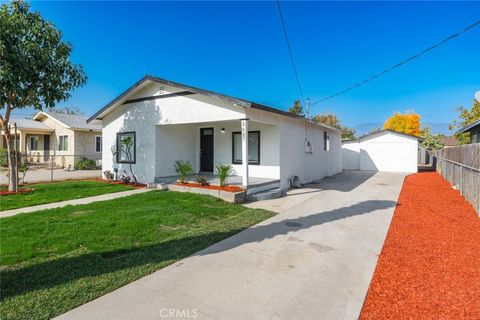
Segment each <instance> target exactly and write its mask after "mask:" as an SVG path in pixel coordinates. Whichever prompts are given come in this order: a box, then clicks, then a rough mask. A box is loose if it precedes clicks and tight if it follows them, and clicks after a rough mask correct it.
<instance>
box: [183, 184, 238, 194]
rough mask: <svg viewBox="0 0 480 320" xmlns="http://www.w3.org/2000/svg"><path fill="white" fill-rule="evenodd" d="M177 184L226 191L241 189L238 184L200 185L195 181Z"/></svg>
mask: <svg viewBox="0 0 480 320" xmlns="http://www.w3.org/2000/svg"><path fill="white" fill-rule="evenodd" d="M176 185H177V186H183V187H191V188H203V189H212V190H223V191H227V192H240V191H243V188H241V187H239V186H224V187H220V186H201V185H199V184H195V183H179V182H177V183H176Z"/></svg>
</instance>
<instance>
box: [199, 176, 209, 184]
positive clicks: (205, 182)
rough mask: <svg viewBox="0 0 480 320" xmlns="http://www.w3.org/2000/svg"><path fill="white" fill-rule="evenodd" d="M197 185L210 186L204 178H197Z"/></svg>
mask: <svg viewBox="0 0 480 320" xmlns="http://www.w3.org/2000/svg"><path fill="white" fill-rule="evenodd" d="M197 183H198V184H199V185H201V186H209V185H210V183H208V180H207V177H204V176H197Z"/></svg>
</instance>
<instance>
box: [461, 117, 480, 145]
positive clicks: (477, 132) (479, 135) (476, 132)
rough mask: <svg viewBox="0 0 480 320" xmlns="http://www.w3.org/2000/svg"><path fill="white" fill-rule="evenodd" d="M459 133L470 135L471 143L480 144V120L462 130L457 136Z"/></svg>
mask: <svg viewBox="0 0 480 320" xmlns="http://www.w3.org/2000/svg"><path fill="white" fill-rule="evenodd" d="M459 133H469V134H470V143H480V119H478V120H477V121H474V122H472V123H470V124H469V125H468V126H466V127H464V128H462V129H460V130H459V131H458V132H457V134H459Z"/></svg>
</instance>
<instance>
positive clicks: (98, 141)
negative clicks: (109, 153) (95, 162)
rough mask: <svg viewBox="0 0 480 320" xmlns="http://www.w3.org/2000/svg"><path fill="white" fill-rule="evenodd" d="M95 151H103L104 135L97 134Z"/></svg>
mask: <svg viewBox="0 0 480 320" xmlns="http://www.w3.org/2000/svg"><path fill="white" fill-rule="evenodd" d="M95 152H102V136H95Z"/></svg>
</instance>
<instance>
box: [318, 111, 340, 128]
mask: <svg viewBox="0 0 480 320" xmlns="http://www.w3.org/2000/svg"><path fill="white" fill-rule="evenodd" d="M313 120H314V121H316V122H319V123H324V124H326V125H328V126H330V127H334V128H338V129H340V128H341V124H340V120H339V119H338V117H337V116H336V115H334V114H333V113H327V114H317V115H316V116H315V117H313Z"/></svg>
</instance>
